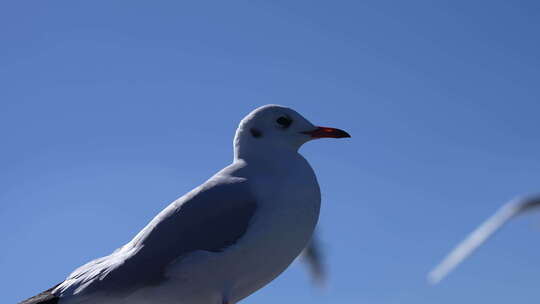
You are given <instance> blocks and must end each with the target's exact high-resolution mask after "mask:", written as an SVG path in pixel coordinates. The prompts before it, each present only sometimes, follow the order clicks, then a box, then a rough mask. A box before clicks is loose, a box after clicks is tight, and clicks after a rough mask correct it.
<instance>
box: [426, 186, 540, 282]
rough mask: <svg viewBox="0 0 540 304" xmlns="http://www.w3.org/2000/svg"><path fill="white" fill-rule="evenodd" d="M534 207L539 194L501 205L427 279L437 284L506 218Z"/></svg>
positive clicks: (537, 202) (499, 226)
mask: <svg viewBox="0 0 540 304" xmlns="http://www.w3.org/2000/svg"><path fill="white" fill-rule="evenodd" d="M535 207H540V195H536V196H531V197H526V198H520V199H515V200H512V201H510V202H509V203H507V204H505V205H504V206H502V207H501V208H500V209H499V210H498V211H497V212H495V214H494V215H492V216H491V217H490V218H488V219H487V220H486V221H485V222H484V223H482V225H480V226H479V227H478V228H476V230H474V231H473V232H472V233H471V234H469V236H468V237H467V238H466V239H465V240H463V241H462V242H461V243H460V244H459V245H458V246H457V247H456V248H455V249H454V250H453V251H452V252H450V254H449V255H447V256H446V258H445V259H444V260H443V261H442V262H441V263H440V264H439V265H437V267H435V269H433V270H432V271H431V272H430V273H429V275H428V281H429V282H430V283H432V284H437V283H438V282H439V281H441V280H442V279H443V278H444V277H445V276H446V275H447V274H448V273H450V272H451V271H452V270H453V269H454V268H456V266H457V265H459V264H460V263H461V262H462V261H463V260H465V258H467V257H468V256H469V255H471V253H473V252H474V251H475V250H476V249H477V248H478V247H480V245H482V243H484V242H485V241H486V240H487V239H488V238H489V237H490V236H492V235H493V233H495V232H496V231H497V230H498V229H499V228H501V227H502V226H503V225H504V224H505V223H506V222H508V220H510V219H512V218H513V217H515V216H516V215H519V214H521V213H523V212H527V211H529V210H531V209H534V208H535Z"/></svg>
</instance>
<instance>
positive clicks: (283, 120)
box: [276, 116, 292, 128]
mask: <svg viewBox="0 0 540 304" xmlns="http://www.w3.org/2000/svg"><path fill="white" fill-rule="evenodd" d="M276 122H277V123H278V124H279V125H280V126H281V127H283V128H288V127H289V126H290V125H291V123H292V120H291V119H290V118H288V117H285V116H281V117H279V118H278V119H277V120H276Z"/></svg>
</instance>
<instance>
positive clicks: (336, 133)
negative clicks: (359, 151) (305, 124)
mask: <svg viewBox="0 0 540 304" xmlns="http://www.w3.org/2000/svg"><path fill="white" fill-rule="evenodd" d="M302 133H304V134H307V135H310V136H311V137H312V138H325V137H329V138H344V137H351V136H350V135H349V133H347V132H345V131H343V130H340V129H336V128H329V127H317V128H316V129H315V130H313V131H305V132H302Z"/></svg>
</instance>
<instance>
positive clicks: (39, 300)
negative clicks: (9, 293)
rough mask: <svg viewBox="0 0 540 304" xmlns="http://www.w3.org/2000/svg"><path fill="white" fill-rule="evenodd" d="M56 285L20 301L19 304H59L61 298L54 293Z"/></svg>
mask: <svg viewBox="0 0 540 304" xmlns="http://www.w3.org/2000/svg"><path fill="white" fill-rule="evenodd" d="M56 286H58V285H56ZM56 286H54V287H53V288H50V289H48V290H45V291H44V292H42V293H40V294H38V295H36V296H33V297H31V298H30V299H27V300H24V301H22V302H19V304H57V303H58V299H59V298H58V297H57V296H55V295H53V294H52V291H53V289H55V288H56Z"/></svg>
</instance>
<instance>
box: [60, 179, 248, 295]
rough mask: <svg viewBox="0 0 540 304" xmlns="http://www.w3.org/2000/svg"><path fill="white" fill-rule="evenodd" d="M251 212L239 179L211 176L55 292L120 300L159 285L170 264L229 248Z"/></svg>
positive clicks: (242, 229)
mask: <svg viewBox="0 0 540 304" xmlns="http://www.w3.org/2000/svg"><path fill="white" fill-rule="evenodd" d="M256 207H257V205H256V201H255V199H254V198H253V196H252V195H251V192H250V189H249V186H248V184H247V181H246V180H245V179H241V178H231V177H219V176H218V177H214V178H212V179H211V180H210V181H208V182H206V183H205V184H204V185H202V186H201V187H199V188H197V189H195V190H193V191H191V192H190V193H188V194H187V195H185V196H183V197H181V198H180V199H178V200H176V201H175V202H173V203H172V204H171V205H169V206H168V207H167V208H165V209H164V210H163V211H162V212H161V213H160V214H158V215H157V216H156V217H155V218H154V219H153V220H152V221H151V222H150V223H149V224H148V225H147V226H146V227H145V228H144V229H143V230H142V231H141V232H140V233H139V234H137V236H135V238H134V239H133V240H132V241H131V242H129V243H128V244H126V245H125V246H123V247H122V248H120V249H118V250H117V251H115V252H113V253H112V254H111V255H109V256H107V257H104V258H100V259H97V260H94V261H92V262H90V263H88V264H86V265H84V266H82V267H80V268H79V269H77V270H76V271H75V272H74V273H72V274H71V275H70V277H68V279H67V280H66V281H65V282H64V283H62V284H61V285H60V286H59V287H58V289H57V290H55V293H64V292H68V293H73V294H80V295H81V296H82V295H83V294H89V293H93V292H99V293H107V294H111V295H112V294H113V293H118V292H120V293H122V294H124V295H125V294H126V293H129V292H131V291H134V290H136V289H138V288H140V287H142V286H145V285H149V284H156V283H159V282H160V281H161V280H163V279H165V278H164V271H165V269H166V267H167V265H168V264H169V263H170V262H172V261H174V260H177V259H178V258H181V257H182V256H185V255H187V254H189V253H191V252H194V251H197V250H205V251H212V252H218V251H222V250H224V249H225V248H227V247H229V246H231V245H233V244H234V243H235V242H236V241H238V239H240V238H241V237H242V236H243V235H244V233H245V232H246V230H247V229H248V226H249V223H250V221H251V218H252V217H253V215H254V213H255V210H256Z"/></svg>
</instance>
